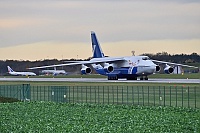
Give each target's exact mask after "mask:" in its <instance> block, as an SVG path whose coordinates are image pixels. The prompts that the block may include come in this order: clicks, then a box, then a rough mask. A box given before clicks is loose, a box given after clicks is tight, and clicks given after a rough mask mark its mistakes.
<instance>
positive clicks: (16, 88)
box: [0, 84, 200, 108]
mask: <svg viewBox="0 0 200 133" xmlns="http://www.w3.org/2000/svg"><path fill="white" fill-rule="evenodd" d="M0 96H1V97H12V98H17V99H19V100H22V101H54V102H68V103H95V104H126V105H142V106H175V107H191V108H200V87H189V86H30V85H29V84H22V85H0Z"/></svg>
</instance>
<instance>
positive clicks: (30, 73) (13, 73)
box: [7, 66, 36, 76]
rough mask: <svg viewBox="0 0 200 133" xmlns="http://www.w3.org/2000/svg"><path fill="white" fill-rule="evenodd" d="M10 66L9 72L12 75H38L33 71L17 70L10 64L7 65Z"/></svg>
mask: <svg viewBox="0 0 200 133" xmlns="http://www.w3.org/2000/svg"><path fill="white" fill-rule="evenodd" d="M7 68H8V73H9V74H11V75H15V76H36V74H35V73H33V72H15V71H13V70H12V68H11V67H10V66H7Z"/></svg>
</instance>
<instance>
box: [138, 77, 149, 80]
mask: <svg viewBox="0 0 200 133" xmlns="http://www.w3.org/2000/svg"><path fill="white" fill-rule="evenodd" d="M140 80H148V77H147V76H145V77H140Z"/></svg>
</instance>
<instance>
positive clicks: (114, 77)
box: [108, 76, 118, 80]
mask: <svg viewBox="0 0 200 133" xmlns="http://www.w3.org/2000/svg"><path fill="white" fill-rule="evenodd" d="M108 80H118V77H117V76H108Z"/></svg>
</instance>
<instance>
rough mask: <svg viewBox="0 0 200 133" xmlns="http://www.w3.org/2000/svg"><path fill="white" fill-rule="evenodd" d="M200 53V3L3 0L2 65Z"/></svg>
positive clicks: (0, 9)
mask: <svg viewBox="0 0 200 133" xmlns="http://www.w3.org/2000/svg"><path fill="white" fill-rule="evenodd" d="M91 31H95V32H96V34H97V37H98V40H99V42H100V43H101V46H102V49H103V51H104V53H105V55H109V56H129V55H131V51H132V50H134V51H135V53H136V55H139V54H142V53H157V52H162V51H165V52H168V53H170V54H180V53H186V54H191V53H193V52H196V53H198V54H200V1H199V0H198V1H197V0H188V1H187V0H166V1H164V0H163V1H162V0H151V1H149V0H34V1H32V0H13V1H11V0H10V1H7V0H1V1H0V60H6V59H17V60H18V59H22V60H40V59H46V58H49V59H52V58H56V59H62V58H64V59H70V58H84V59H85V58H88V57H90V56H91V55H92V53H91V51H92V50H91V39H90V32H91Z"/></svg>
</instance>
